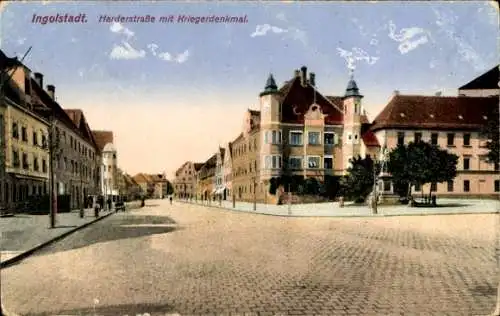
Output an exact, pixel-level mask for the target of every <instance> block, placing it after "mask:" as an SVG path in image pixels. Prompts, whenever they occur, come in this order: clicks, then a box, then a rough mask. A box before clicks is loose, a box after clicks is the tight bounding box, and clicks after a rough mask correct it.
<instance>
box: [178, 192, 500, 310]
mask: <svg viewBox="0 0 500 316" xmlns="http://www.w3.org/2000/svg"><path fill="white" fill-rule="evenodd" d="M178 202H180V203H183V204H190V205H196V206H201V207H208V208H217V209H222V210H226V211H231V212H238V213H247V214H258V215H267V216H276V217H295V218H301V217H303V218H311V217H317V218H320V217H325V218H356V217H358V218H359V217H365V218H377V217H401V216H438V215H439V216H441V215H479V214H482V215H484V214H500V211H489V212H448V213H445V212H443V213H440V212H435V213H423V212H422V213H406V214H403V213H397V214H387V213H383V212H380V211H379V212H378V213H377V214H366V215H363V214H359V215H357V214H353V215H334V214H332V215H294V214H291V215H288V214H272V213H264V212H262V211H259V210H257V211H253V210H252V211H247V210H237V209H233V208H228V207H223V206H219V205H206V204H197V203H192V202H186V201H179V200H178ZM495 316H500V315H495Z"/></svg>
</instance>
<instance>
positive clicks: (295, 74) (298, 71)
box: [293, 69, 300, 77]
mask: <svg viewBox="0 0 500 316" xmlns="http://www.w3.org/2000/svg"><path fill="white" fill-rule="evenodd" d="M293 76H294V77H300V70H298V69H295V71H294V72H293Z"/></svg>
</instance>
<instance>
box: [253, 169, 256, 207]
mask: <svg viewBox="0 0 500 316" xmlns="http://www.w3.org/2000/svg"><path fill="white" fill-rule="evenodd" d="M253 210H254V211H256V210H257V177H253Z"/></svg>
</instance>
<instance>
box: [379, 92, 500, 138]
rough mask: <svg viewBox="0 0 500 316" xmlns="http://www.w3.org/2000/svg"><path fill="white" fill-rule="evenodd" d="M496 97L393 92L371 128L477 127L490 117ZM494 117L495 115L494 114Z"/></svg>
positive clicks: (464, 128)
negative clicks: (392, 95)
mask: <svg viewBox="0 0 500 316" xmlns="http://www.w3.org/2000/svg"><path fill="white" fill-rule="evenodd" d="M498 100H499V99H498V96H497V97H462V96H460V97H443V96H415V95H395V96H394V97H393V98H392V99H391V100H390V101H389V104H387V105H386V106H385V108H384V109H383V110H382V112H380V114H379V115H378V116H377V117H376V118H375V120H374V121H373V124H372V126H371V128H370V130H372V131H376V130H380V129H387V128H419V129H437V130H439V129H444V130H450V129H461V130H470V129H471V130H477V129H480V128H481V127H482V126H484V124H485V123H486V120H488V119H491V118H492V117H493V110H494V109H495V107H497V108H498ZM497 119H498V118H497Z"/></svg>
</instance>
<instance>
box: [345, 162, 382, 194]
mask: <svg viewBox="0 0 500 316" xmlns="http://www.w3.org/2000/svg"><path fill="white" fill-rule="evenodd" d="M350 163H351V165H350V166H349V168H347V176H346V177H343V178H342V179H341V186H342V191H343V193H344V194H345V195H346V196H347V197H348V198H350V199H354V200H355V201H356V202H363V201H364V200H365V199H366V197H367V196H368V194H370V192H371V191H372V190H373V184H374V182H373V181H374V170H373V169H374V168H376V172H377V173H378V171H379V166H378V165H376V164H375V162H374V161H373V160H372V159H371V158H370V157H366V158H363V159H362V158H361V157H357V158H354V159H351V160H350Z"/></svg>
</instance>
